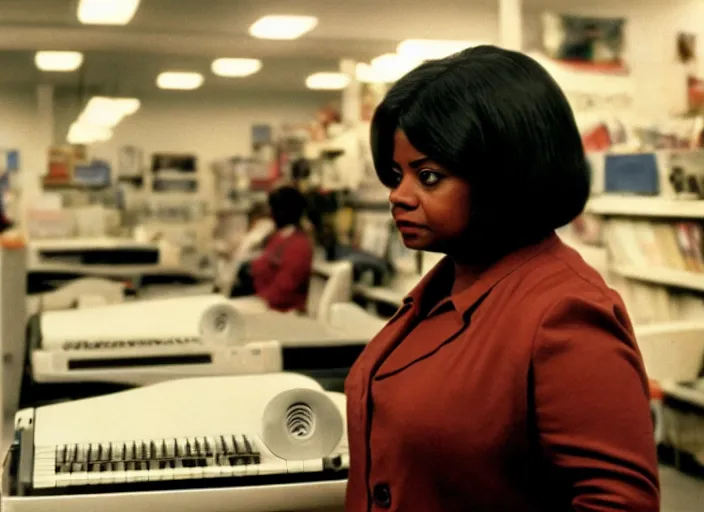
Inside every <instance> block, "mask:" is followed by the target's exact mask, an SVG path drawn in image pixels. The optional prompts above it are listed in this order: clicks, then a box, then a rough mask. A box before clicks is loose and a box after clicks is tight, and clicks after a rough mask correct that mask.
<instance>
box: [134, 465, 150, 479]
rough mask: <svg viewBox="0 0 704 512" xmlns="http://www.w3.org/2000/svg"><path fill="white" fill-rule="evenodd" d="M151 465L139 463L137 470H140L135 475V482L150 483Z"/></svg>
mask: <svg viewBox="0 0 704 512" xmlns="http://www.w3.org/2000/svg"><path fill="white" fill-rule="evenodd" d="M148 464H149V463H147V462H137V463H136V464H135V468H138V469H137V471H136V473H137V474H136V475H135V482H148V481H149V465H148Z"/></svg>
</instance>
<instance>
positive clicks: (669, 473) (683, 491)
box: [660, 466, 704, 512]
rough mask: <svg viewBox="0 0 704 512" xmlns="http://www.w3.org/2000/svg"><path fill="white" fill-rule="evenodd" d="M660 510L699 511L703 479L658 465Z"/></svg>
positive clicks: (702, 504) (703, 505)
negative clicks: (660, 494) (660, 492)
mask: <svg viewBox="0 0 704 512" xmlns="http://www.w3.org/2000/svg"><path fill="white" fill-rule="evenodd" d="M660 487H661V490H662V508H661V509H662V512H701V511H702V509H703V508H704V480H702V479H698V478H694V477H691V476H687V475H685V474H683V473H680V472H679V471H677V470H676V469H674V468H672V467H669V466H660Z"/></svg>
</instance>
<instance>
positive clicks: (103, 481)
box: [2, 373, 349, 512]
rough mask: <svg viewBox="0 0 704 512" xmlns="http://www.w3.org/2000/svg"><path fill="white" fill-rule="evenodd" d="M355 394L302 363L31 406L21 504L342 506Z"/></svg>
mask: <svg viewBox="0 0 704 512" xmlns="http://www.w3.org/2000/svg"><path fill="white" fill-rule="evenodd" d="M345 425H346V419H345V398H344V395H342V394H340V393H329V392H325V391H323V390H322V388H321V387H320V386H319V385H318V384H317V383H316V382H315V381H314V380H312V379H310V378H308V377H304V376H302V375H298V374H293V373H278V374H271V375H249V376H232V377H207V378H194V379H182V380H176V381H169V382H163V383H159V384H154V385H151V386H146V387H142V388H137V389H133V390H128V391H122V392H119V393H114V394H111V395H106V396H101V397H94V398H88V399H84V400H78V401H73V402H67V403H62V404H54V405H49V406H43V407H38V408H36V409H23V410H20V411H19V412H18V413H17V414H16V416H15V438H14V442H13V444H12V446H11V448H10V451H9V453H8V455H7V457H6V459H5V463H4V467H3V479H2V486H3V488H2V509H3V511H9V512H44V511H46V512H49V511H51V512H54V511H56V510H71V511H72V512H83V511H85V512H94V511H98V510H99V511H101V512H113V511H115V512H118V511H119V512H123V511H125V510H130V511H141V510H144V511H147V510H169V511H171V512H187V511H206V510H207V511H213V512H219V511H222V512H225V511H227V512H255V511H256V512H276V511H282V510H289V511H295V510H311V509H316V508H319V507H335V506H340V507H341V506H342V504H343V500H344V494H345V487H346V482H347V468H348V466H349V455H348V448H347V438H346V435H345V430H346V426H345Z"/></svg>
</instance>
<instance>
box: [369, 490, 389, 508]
mask: <svg viewBox="0 0 704 512" xmlns="http://www.w3.org/2000/svg"><path fill="white" fill-rule="evenodd" d="M372 496H373V498H374V504H375V505H376V506H377V507H381V508H389V507H390V506H391V489H389V485H388V484H376V485H375V486H374V490H373V491H372Z"/></svg>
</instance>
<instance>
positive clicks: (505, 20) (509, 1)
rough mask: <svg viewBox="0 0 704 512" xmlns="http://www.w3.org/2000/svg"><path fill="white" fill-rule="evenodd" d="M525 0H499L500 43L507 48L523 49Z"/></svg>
mask: <svg viewBox="0 0 704 512" xmlns="http://www.w3.org/2000/svg"><path fill="white" fill-rule="evenodd" d="M522 8H523V0H499V44H500V45H501V46H502V47H503V48H506V49H507V50H516V51H521V50H522V49H523V16H522V12H521V11H522Z"/></svg>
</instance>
